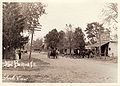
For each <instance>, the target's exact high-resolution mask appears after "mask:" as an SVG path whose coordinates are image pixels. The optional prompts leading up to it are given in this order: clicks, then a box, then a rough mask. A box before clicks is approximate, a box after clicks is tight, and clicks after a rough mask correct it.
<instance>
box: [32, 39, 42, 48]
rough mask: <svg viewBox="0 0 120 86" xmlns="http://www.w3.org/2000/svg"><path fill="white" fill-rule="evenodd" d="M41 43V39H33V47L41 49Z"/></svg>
mask: <svg viewBox="0 0 120 86" xmlns="http://www.w3.org/2000/svg"><path fill="white" fill-rule="evenodd" d="M42 44H43V41H42V39H36V40H35V41H33V49H41V48H42Z"/></svg>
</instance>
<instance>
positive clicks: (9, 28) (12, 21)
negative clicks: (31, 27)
mask: <svg viewBox="0 0 120 86" xmlns="http://www.w3.org/2000/svg"><path fill="white" fill-rule="evenodd" d="M20 9H21V8H20V6H19V4H18V3H3V47H4V48H15V49H16V48H19V47H21V46H23V45H24V44H25V43H26V42H27V40H28V37H25V38H24V37H23V36H22V35H21V33H22V32H23V29H24V25H25V18H24V16H23V15H22V14H21V13H20Z"/></svg>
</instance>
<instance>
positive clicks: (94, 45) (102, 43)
mask: <svg viewBox="0 0 120 86" xmlns="http://www.w3.org/2000/svg"><path fill="white" fill-rule="evenodd" d="M108 42H110V41H102V42H101V46H102V45H105V44H107V43H108ZM99 45H100V42H98V43H95V44H92V45H89V46H90V47H99Z"/></svg>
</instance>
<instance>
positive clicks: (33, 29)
mask: <svg viewBox="0 0 120 86" xmlns="http://www.w3.org/2000/svg"><path fill="white" fill-rule="evenodd" d="M31 28H32V29H30V30H31V31H32V36H31V44H30V54H29V60H30V59H31V53H32V42H33V34H34V32H35V31H41V30H40V29H41V28H40V27H37V26H33V27H31ZM35 28H36V29H35ZM37 28H39V29H37Z"/></svg>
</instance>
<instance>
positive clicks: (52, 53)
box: [48, 48, 59, 59]
mask: <svg viewBox="0 0 120 86" xmlns="http://www.w3.org/2000/svg"><path fill="white" fill-rule="evenodd" d="M58 53H59V52H58V50H57V48H49V49H48V58H51V56H52V57H53V59H57V58H58Z"/></svg>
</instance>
